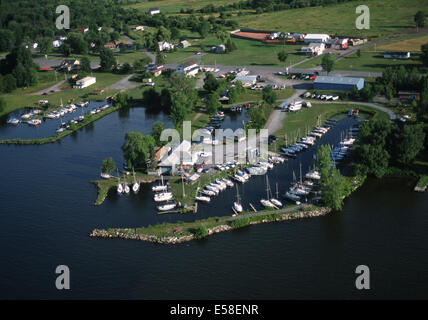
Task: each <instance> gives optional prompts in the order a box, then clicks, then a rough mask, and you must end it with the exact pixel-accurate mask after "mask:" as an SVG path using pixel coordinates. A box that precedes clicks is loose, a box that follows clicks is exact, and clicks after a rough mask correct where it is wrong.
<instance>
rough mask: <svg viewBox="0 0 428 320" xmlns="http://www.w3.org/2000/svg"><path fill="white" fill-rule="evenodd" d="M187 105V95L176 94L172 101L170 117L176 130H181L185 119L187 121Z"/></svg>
mask: <svg viewBox="0 0 428 320" xmlns="http://www.w3.org/2000/svg"><path fill="white" fill-rule="evenodd" d="M187 103H188V100H187V98H186V95H185V94H184V93H183V92H181V91H179V92H175V93H174V95H173V99H172V105H171V115H170V117H171V120H172V122H173V123H174V127H175V128H180V126H181V125H182V123H183V121H184V119H186V115H187V107H186V104H187Z"/></svg>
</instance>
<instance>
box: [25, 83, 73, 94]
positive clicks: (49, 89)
mask: <svg viewBox="0 0 428 320" xmlns="http://www.w3.org/2000/svg"><path fill="white" fill-rule="evenodd" d="M65 81H66V80H61V81H60V82H58V83H56V84H54V85H53V86H51V87H49V88H45V89H43V90H40V91H37V92H33V93H31V94H30V96H39V95H42V94H43V93H48V94H49V92H50V91H51V90H54V91H57V88H58V87H59V86H60V85H62V84H63V83H64V82H65Z"/></svg>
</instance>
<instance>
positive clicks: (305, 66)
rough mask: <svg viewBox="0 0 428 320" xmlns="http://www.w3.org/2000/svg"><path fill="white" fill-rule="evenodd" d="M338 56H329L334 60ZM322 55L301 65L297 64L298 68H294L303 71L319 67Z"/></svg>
mask: <svg viewBox="0 0 428 320" xmlns="http://www.w3.org/2000/svg"><path fill="white" fill-rule="evenodd" d="M338 55H339V54H332V55H331V56H332V57H334V58H336V57H337V56H338ZM323 56H324V55H319V56H317V57H315V58H313V59H311V60H309V61H306V62H303V63H302V64H299V65H298V66H296V68H303V69H311V68H315V67H317V66H319V65H321V61H322V57H323Z"/></svg>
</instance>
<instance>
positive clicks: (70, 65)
mask: <svg viewBox="0 0 428 320" xmlns="http://www.w3.org/2000/svg"><path fill="white" fill-rule="evenodd" d="M79 65H80V61H79V60H77V59H66V60H63V61H62V62H61V64H60V65H59V66H58V69H59V70H65V71H68V72H70V71H71V70H76V69H78V68H79Z"/></svg>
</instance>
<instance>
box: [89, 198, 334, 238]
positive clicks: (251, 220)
mask: <svg viewBox="0 0 428 320" xmlns="http://www.w3.org/2000/svg"><path fill="white" fill-rule="evenodd" d="M304 208H305V206H300V207H295V208H292V209H293V210H292V211H290V212H287V213H278V211H259V212H258V213H262V214H263V215H258V216H251V217H249V215H248V214H247V215H246V214H241V215H239V218H238V219H232V217H230V216H226V217H222V218H216V220H218V224H217V225H214V226H212V227H209V228H207V229H206V234H205V235H204V236H202V237H198V235H197V233H196V232H194V233H186V234H178V235H174V234H170V235H166V234H165V235H156V234H150V233H144V232H142V233H138V232H137V229H136V228H113V229H107V230H106V229H94V230H93V231H92V232H91V234H90V235H89V236H90V237H96V238H120V239H126V240H138V241H145V242H151V243H157V244H179V243H184V242H189V241H192V240H198V239H201V238H206V237H208V236H211V235H214V234H217V233H220V232H224V231H230V230H234V229H239V228H243V227H247V226H251V225H257V224H263V223H270V222H281V221H288V220H297V219H305V218H315V217H320V216H324V215H326V214H328V213H330V212H331V211H332V209H331V208H327V207H317V208H316V209H313V208H314V206H310V208H312V210H309V211H305V209H304ZM301 210H303V211H301ZM239 220H244V221H243V223H234V221H239ZM198 221H199V223H203V222H205V221H209V219H205V220H198ZM198 221H196V222H198ZM194 223H195V222H192V223H181V224H180V225H179V227H178V226H177V227H178V229H177V230H183V229H182V228H185V227H186V225H192V226H193V224H194ZM165 227H166V226H165ZM180 228H181V229H180ZM143 229H144V228H143Z"/></svg>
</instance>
